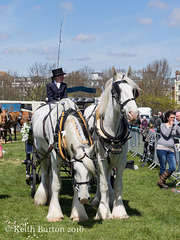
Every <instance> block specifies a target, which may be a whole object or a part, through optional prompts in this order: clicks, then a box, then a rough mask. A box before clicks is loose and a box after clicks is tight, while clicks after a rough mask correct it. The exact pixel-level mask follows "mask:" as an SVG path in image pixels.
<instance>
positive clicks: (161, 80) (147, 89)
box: [137, 59, 178, 112]
mask: <svg viewBox="0 0 180 240" xmlns="http://www.w3.org/2000/svg"><path fill="white" fill-rule="evenodd" d="M138 74H139V75H140V74H141V76H140V79H141V80H138V85H139V87H140V88H141V90H142V94H140V96H139V98H138V99H137V103H138V106H139V107H147V106H148V107H151V108H152V109H153V111H162V112H164V111H167V110H168V109H171V110H173V109H175V108H177V107H178V105H177V103H176V102H175V101H174V100H173V98H172V83H171V81H170V75H171V68H170V66H169V63H168V61H167V60H166V59H162V60H156V61H154V62H152V63H150V64H148V65H147V67H146V68H144V69H142V71H141V73H140V72H139V73H138Z"/></svg>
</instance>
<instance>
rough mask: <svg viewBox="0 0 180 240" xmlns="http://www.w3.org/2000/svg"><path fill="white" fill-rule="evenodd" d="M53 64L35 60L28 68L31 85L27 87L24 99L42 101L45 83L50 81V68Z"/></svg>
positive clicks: (53, 66) (52, 67) (44, 96)
mask: <svg viewBox="0 0 180 240" xmlns="http://www.w3.org/2000/svg"><path fill="white" fill-rule="evenodd" d="M54 68H55V64H49V63H45V64H42V63H38V62H35V63H34V64H33V66H31V67H30V68H29V75H30V77H31V80H32V86H31V87H30V86H29V87H28V88H27V95H26V100H36V101H44V100H45V98H46V84H47V83H48V82H50V81H51V76H52V69H54Z"/></svg>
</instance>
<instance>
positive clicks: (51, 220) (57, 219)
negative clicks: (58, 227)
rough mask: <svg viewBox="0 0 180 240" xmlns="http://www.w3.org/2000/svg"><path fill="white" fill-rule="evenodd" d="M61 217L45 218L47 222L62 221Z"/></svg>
mask: <svg viewBox="0 0 180 240" xmlns="http://www.w3.org/2000/svg"><path fill="white" fill-rule="evenodd" d="M62 220H63V219H62V218H56V219H47V221H48V222H62Z"/></svg>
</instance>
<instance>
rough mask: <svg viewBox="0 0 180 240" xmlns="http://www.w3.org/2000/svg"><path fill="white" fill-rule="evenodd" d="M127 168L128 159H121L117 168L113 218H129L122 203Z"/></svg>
mask: <svg viewBox="0 0 180 240" xmlns="http://www.w3.org/2000/svg"><path fill="white" fill-rule="evenodd" d="M125 166H126V158H124V159H121V161H120V164H119V166H118V167H117V168H116V180H115V182H114V204H113V210H112V216H113V218H120V219H122V218H128V217H129V216H128V214H127V212H126V209H125V207H124V204H123V201H122V191H123V182H122V177H123V171H124V168H125Z"/></svg>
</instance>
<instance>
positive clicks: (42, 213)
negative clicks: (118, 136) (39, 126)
mask: <svg viewBox="0 0 180 240" xmlns="http://www.w3.org/2000/svg"><path fill="white" fill-rule="evenodd" d="M20 138H21V136H20V135H18V139H19V140H18V141H16V142H13V143H8V144H3V148H4V150H5V151H6V153H5V154H4V156H3V158H1V159H0V213H1V215H0V218H1V221H0V240H10V239H17V240H21V239H44V240H46V239H49V240H50V239H51V240H54V239H57V240H61V239H69V240H71V239H73V240H76V239H77V240H81V239H82V240H86V239H88V240H92V239H98V240H109V239H111V240H113V239H122V240H126V239H127V240H131V239H132V240H136V239H137V240H140V239H142V240H146V239H148V240H152V239H154V240H156V239H157V240H164V239H167V240H178V239H180V194H174V193H172V188H170V189H168V190H164V189H159V188H158V187H157V186H156V182H157V178H158V169H157V168H155V169H153V170H149V169H148V164H146V165H145V167H143V168H141V167H140V165H141V163H140V162H139V158H138V157H134V158H132V157H131V155H130V154H129V155H128V160H135V164H136V165H138V166H139V169H138V170H130V169H125V171H124V177H123V183H124V189H123V200H124V205H125V207H126V210H127V213H128V214H129V215H130V218H128V219H124V220H106V221H101V220H94V216H95V214H96V209H95V208H92V207H91V206H90V204H88V205H86V210H87V213H88V216H89V220H88V221H86V222H73V221H72V220H70V219H69V216H70V211H71V204H72V194H73V191H72V185H71V181H70V180H68V179H66V180H63V187H62V191H61V194H60V203H61V207H62V211H63V214H64V220H63V221H62V222H57V223H49V222H47V221H46V215H47V212H48V206H45V207H36V206H35V205H34V204H33V200H32V198H31V196H30V186H28V185H27V184H26V182H25V166H24V165H22V164H21V161H22V160H24V159H25V151H24V142H22V141H21V139H20ZM171 181H173V179H170V180H168V181H167V183H170V182H171ZM94 194H95V186H92V188H91V196H92V197H93V196H94Z"/></svg>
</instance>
